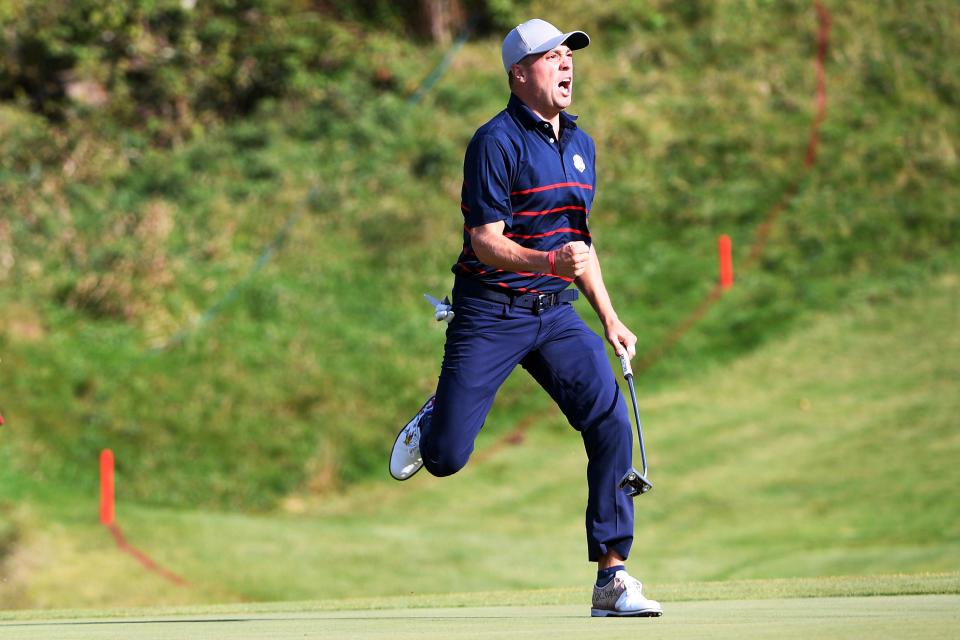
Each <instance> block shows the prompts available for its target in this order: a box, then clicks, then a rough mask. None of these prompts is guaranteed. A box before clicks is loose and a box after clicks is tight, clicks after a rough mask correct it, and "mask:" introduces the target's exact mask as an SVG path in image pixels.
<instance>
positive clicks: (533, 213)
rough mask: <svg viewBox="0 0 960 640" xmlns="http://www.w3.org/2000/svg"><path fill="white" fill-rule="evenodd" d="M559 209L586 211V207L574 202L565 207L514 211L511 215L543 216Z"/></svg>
mask: <svg viewBox="0 0 960 640" xmlns="http://www.w3.org/2000/svg"><path fill="white" fill-rule="evenodd" d="M559 211H583V212H584V213H586V211H587V208H586V207H580V206H577V205H575V204H572V205H569V206H566V207H557V208H556V209H544V210H543V211H514V212H513V215H515V216H545V215H548V214H551V213H557V212H559Z"/></svg>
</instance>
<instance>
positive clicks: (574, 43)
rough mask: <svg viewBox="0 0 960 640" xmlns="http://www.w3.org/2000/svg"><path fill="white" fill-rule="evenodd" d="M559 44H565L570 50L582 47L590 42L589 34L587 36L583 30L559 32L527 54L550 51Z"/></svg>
mask: <svg viewBox="0 0 960 640" xmlns="http://www.w3.org/2000/svg"><path fill="white" fill-rule="evenodd" d="M561 44H565V45H567V46H568V47H570V48H571V49H572V50H574V51H576V50H577V49H583V48H584V47H586V46H587V45H588V44H590V36H588V35H587V34H586V33H584V32H583V31H571V32H570V33H561V34H560V35H558V36H556V37H554V38H550V39H549V40H547V41H546V42H544V43H543V44H541V45H540V46H539V47H537V48H536V49H534V50H533V51H531V52H530V53H528V54H527V55H528V56H530V55H533V54H535V53H546V52H547V51H551V50H553V49H555V48H556V47H558V46H560V45H561Z"/></svg>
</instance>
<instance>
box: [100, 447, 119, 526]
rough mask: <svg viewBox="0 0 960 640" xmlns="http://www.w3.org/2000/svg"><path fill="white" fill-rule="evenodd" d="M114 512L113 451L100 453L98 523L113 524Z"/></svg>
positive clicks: (108, 450) (106, 450) (107, 450)
mask: <svg viewBox="0 0 960 640" xmlns="http://www.w3.org/2000/svg"><path fill="white" fill-rule="evenodd" d="M115 515H116V510H115V508H114V491H113V451H111V450H110V449H104V450H103V451H101V452H100V522H101V523H102V524H104V525H106V526H110V525H112V524H113V521H114V517H115Z"/></svg>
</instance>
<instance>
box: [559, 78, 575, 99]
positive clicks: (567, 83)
mask: <svg viewBox="0 0 960 640" xmlns="http://www.w3.org/2000/svg"><path fill="white" fill-rule="evenodd" d="M557 87H558V88H559V89H560V93H562V94H563V95H565V96H568V95H570V92H571V91H572V90H573V78H564V79H563V80H561V81H560V82H558V83H557Z"/></svg>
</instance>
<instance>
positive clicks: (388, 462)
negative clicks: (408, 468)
mask: <svg viewBox="0 0 960 640" xmlns="http://www.w3.org/2000/svg"><path fill="white" fill-rule="evenodd" d="M433 398H434V396H430V397H429V398H427V401H426V402H424V403H423V406H422V407H420V411H417V412H416V413H415V414H413V418H411V420H410V421H411V422H413V420H414V419H415V418H416V417H417V416H418V415H420V412H421V411H423V409H424V408H425V407H426V406H427V405H428V404H429V403H430V401H431V400H433ZM409 425H410V422H408V423H407V424H405V425H403V427H401V428H400V431H398V432H397V437H396V439H395V440H394V441H393V447H392V448H391V449H390V458H391V459H390V460H388V461H387V471H389V472H390V477H391V478H393V479H394V480H397V481H398V482H403V481H404V480H409V479H410V478H412V477H413V476H415V475H416V474H417V472H418V471H420V469H423V461H422V460H421V462H420V466H419V467H417V468H416V469H414V470H413V471H412V472H411V473H410V474H408V475H405V476H403V477H402V478H401V477H400V476H397V475H394V473H393V467H392V466H391V462H392V461H393V451H394V450H395V449H396V448H397V443H398V442H400V436H402V435H403V432H404V431H406V429H407V427H408V426H409Z"/></svg>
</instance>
